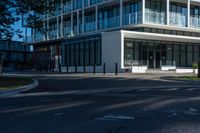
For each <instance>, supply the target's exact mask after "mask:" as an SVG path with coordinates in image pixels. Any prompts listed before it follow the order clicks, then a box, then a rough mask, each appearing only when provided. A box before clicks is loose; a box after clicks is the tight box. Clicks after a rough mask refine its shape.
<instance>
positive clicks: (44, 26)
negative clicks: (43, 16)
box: [43, 21, 46, 41]
mask: <svg viewBox="0 0 200 133" xmlns="http://www.w3.org/2000/svg"><path fill="white" fill-rule="evenodd" d="M45 36H46V25H45V21H43V41H45V39H46V37H45Z"/></svg>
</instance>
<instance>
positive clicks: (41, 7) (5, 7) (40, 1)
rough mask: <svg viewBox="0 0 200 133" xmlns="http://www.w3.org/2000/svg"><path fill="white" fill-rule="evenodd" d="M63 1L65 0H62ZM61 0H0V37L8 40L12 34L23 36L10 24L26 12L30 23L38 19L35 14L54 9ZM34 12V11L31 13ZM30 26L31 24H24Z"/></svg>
mask: <svg viewBox="0 0 200 133" xmlns="http://www.w3.org/2000/svg"><path fill="white" fill-rule="evenodd" d="M63 1H65V0H63ZM60 2H61V0H1V1H0V39H5V40H10V39H12V37H13V35H14V34H17V35H18V36H19V37H23V35H22V34H21V33H22V32H21V31H20V29H13V28H12V25H13V24H14V23H15V22H17V21H19V20H20V19H21V16H22V15H23V14H27V16H28V18H27V20H29V22H30V23H32V24H33V23H34V22H36V21H38V19H39V18H38V17H37V16H36V14H49V13H52V12H53V11H54V10H56V6H55V5H56V4H58V3H60ZM33 12H34V13H33ZM26 26H29V27H31V26H32V25H26Z"/></svg>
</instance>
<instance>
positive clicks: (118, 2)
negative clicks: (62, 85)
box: [28, 0, 200, 73]
mask: <svg viewBox="0 0 200 133" xmlns="http://www.w3.org/2000/svg"><path fill="white" fill-rule="evenodd" d="M55 7H56V10H55V11H54V13H53V14H54V15H52V14H51V15H50V14H49V15H45V14H36V15H37V16H38V18H39V19H40V23H38V24H37V25H39V26H37V27H35V28H33V29H32V36H31V37H30V38H29V39H28V40H29V41H31V42H32V43H33V44H34V50H35V55H36V56H35V65H36V68H38V67H41V65H48V64H51V65H53V66H54V68H55V69H58V68H61V69H62V71H67V70H68V71H71V72H73V71H75V68H76V69H78V71H79V72H83V71H86V72H92V71H93V68H94V66H95V68H96V69H95V70H96V71H98V72H102V71H103V68H104V67H105V66H106V71H107V72H114V71H115V68H116V65H117V68H118V70H119V71H120V72H126V71H131V72H135V73H143V72H146V71H148V70H163V71H169V70H170V71H172V70H173V71H176V72H192V71H193V70H192V65H193V64H195V63H197V62H198V60H199V57H200V1H199V0H64V2H63V1H62V0H61V2H60V4H58V5H55Z"/></svg>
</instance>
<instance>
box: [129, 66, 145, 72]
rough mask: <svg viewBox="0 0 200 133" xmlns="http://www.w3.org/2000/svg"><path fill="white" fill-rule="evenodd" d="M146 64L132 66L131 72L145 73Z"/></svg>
mask: <svg viewBox="0 0 200 133" xmlns="http://www.w3.org/2000/svg"><path fill="white" fill-rule="evenodd" d="M146 71H147V66H133V67H132V73H146Z"/></svg>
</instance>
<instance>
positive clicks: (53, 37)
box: [49, 30, 57, 39]
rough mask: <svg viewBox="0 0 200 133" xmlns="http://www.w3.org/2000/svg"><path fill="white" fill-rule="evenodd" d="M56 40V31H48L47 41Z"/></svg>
mask: <svg viewBox="0 0 200 133" xmlns="http://www.w3.org/2000/svg"><path fill="white" fill-rule="evenodd" d="M56 38H57V30H51V31H49V39H56Z"/></svg>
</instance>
